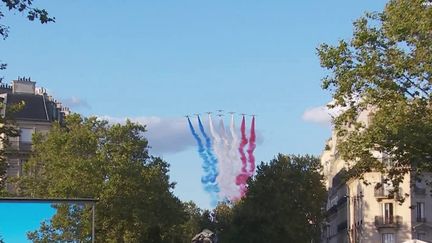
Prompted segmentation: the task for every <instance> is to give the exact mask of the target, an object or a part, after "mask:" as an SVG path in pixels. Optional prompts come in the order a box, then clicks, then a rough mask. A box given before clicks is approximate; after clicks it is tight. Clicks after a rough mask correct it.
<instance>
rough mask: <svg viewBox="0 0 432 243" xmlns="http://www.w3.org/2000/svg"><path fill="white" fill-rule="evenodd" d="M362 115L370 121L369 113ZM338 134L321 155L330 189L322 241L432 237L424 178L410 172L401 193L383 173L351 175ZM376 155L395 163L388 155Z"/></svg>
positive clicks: (392, 242) (395, 241) (431, 201)
mask: <svg viewBox="0 0 432 243" xmlns="http://www.w3.org/2000/svg"><path fill="white" fill-rule="evenodd" d="M359 119H361V120H362V121H364V122H365V123H367V122H368V121H367V115H365V114H363V115H361V116H360V118H359ZM338 139H340V138H338V137H337V136H336V133H335V132H333V134H332V137H331V138H330V139H329V140H328V141H327V143H326V145H325V150H324V152H323V153H322V156H321V163H322V166H323V173H324V177H325V186H326V188H327V190H328V199H327V205H326V221H325V222H324V224H323V231H322V242H328V243H345V242H349V243H351V242H355V243H357V242H382V243H399V242H432V198H431V192H430V189H428V188H427V187H426V184H425V182H424V181H425V180H423V181H422V182H418V181H416V180H415V179H414V178H413V177H412V175H410V174H407V175H406V176H405V178H404V181H403V183H401V184H400V185H399V186H400V188H399V193H397V194H396V193H392V192H393V191H394V188H393V187H392V186H391V185H389V184H386V183H384V180H383V175H382V174H381V173H379V172H370V173H366V174H365V175H364V179H362V180H360V179H347V177H346V176H345V173H346V169H347V168H348V166H349V164H348V162H346V161H344V160H342V159H341V158H340V156H339V153H338V151H337V144H338ZM376 156H377V158H380V159H381V161H382V162H383V163H391V159H390V158H389V156H386V155H383V154H376ZM427 178H429V179H430V178H431V177H430V176H427ZM365 182H367V183H365ZM379 185H382V186H379ZM401 197H404V198H405V200H404V201H403V202H400V200H398V199H400V198H401Z"/></svg>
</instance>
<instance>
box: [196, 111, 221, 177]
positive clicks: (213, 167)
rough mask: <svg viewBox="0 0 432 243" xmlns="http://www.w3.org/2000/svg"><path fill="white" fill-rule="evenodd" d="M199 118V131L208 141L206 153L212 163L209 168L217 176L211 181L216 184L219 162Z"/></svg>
mask: <svg viewBox="0 0 432 243" xmlns="http://www.w3.org/2000/svg"><path fill="white" fill-rule="evenodd" d="M197 117H198V125H199V129H200V131H201V133H202V135H203V136H204V139H205V141H206V152H207V155H208V156H209V158H210V162H211V163H209V167H210V170H212V172H213V173H212V174H214V175H215V177H214V178H209V179H211V180H212V182H215V181H216V177H217V176H218V174H219V172H218V170H217V167H216V164H217V162H218V160H217V158H216V156H215V155H214V154H213V148H212V142H211V138H210V137H209V136H208V135H207V133H206V132H205V130H204V126H203V124H202V122H201V119H200V117H199V116H197Z"/></svg>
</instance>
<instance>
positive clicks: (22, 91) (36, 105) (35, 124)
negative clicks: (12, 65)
mask: <svg viewBox="0 0 432 243" xmlns="http://www.w3.org/2000/svg"><path fill="white" fill-rule="evenodd" d="M0 102H2V103H3V105H2V106H1V108H2V109H1V113H2V115H3V116H4V115H5V114H6V112H7V111H8V109H10V108H11V107H13V106H14V105H15V104H20V103H22V104H23V107H22V108H21V109H19V110H18V111H16V112H14V113H12V115H11V116H12V117H13V119H14V121H15V125H16V127H17V128H18V129H19V131H20V136H18V137H9V138H8V140H9V146H6V147H4V148H5V155H6V160H7V164H8V169H7V176H8V177H15V176H20V174H21V173H22V168H23V165H24V163H25V162H26V161H27V160H28V157H29V154H30V152H31V149H32V135H33V134H34V133H36V132H38V133H46V132H48V131H49V129H50V128H51V125H52V123H53V122H60V123H61V122H62V121H63V119H64V117H65V116H66V115H67V114H69V110H68V108H66V107H63V106H62V105H61V103H60V102H58V101H56V100H54V99H53V98H52V97H51V96H49V95H47V93H46V90H45V89H43V88H36V82H34V81H32V80H30V78H18V79H17V80H13V81H12V83H11V85H8V84H0ZM0 146H2V148H3V144H2V145H0ZM8 189H9V190H13V188H11V186H10V185H8Z"/></svg>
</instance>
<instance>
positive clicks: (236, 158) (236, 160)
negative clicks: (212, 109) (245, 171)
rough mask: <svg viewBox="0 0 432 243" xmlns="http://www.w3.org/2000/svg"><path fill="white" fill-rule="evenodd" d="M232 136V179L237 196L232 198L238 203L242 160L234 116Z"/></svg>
mask: <svg viewBox="0 0 432 243" xmlns="http://www.w3.org/2000/svg"><path fill="white" fill-rule="evenodd" d="M230 134H231V141H230V150H229V157H230V162H231V177H232V182H233V185H232V186H233V187H234V190H235V194H234V195H233V197H232V199H231V200H232V201H237V200H238V199H240V197H241V195H240V188H239V186H238V185H236V183H235V181H236V177H237V175H238V174H239V173H240V172H241V166H242V164H241V159H240V155H239V152H238V148H239V145H240V140H239V138H238V134H237V131H236V129H235V123H234V114H231V123H230Z"/></svg>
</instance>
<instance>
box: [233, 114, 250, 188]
mask: <svg viewBox="0 0 432 243" xmlns="http://www.w3.org/2000/svg"><path fill="white" fill-rule="evenodd" d="M240 131H241V142H240V147H239V149H238V150H239V152H240V159H241V162H242V168H241V172H240V174H239V175H237V178H236V184H237V185H239V186H240V195H241V197H243V196H244V195H245V193H246V182H247V179H248V178H249V174H248V171H247V158H246V154H245V151H244V148H245V146H246V144H247V143H248V140H247V138H246V121H245V117H244V116H243V118H242V123H241V126H240Z"/></svg>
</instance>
